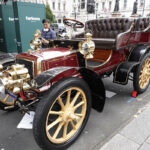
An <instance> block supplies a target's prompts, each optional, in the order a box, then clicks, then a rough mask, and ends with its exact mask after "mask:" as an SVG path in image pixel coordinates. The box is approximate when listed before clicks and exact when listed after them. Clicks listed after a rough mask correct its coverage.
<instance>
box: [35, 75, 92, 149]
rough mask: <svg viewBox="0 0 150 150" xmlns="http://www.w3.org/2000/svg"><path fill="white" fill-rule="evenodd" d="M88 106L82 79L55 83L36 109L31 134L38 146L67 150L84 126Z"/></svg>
mask: <svg viewBox="0 0 150 150" xmlns="http://www.w3.org/2000/svg"><path fill="white" fill-rule="evenodd" d="M90 108H91V94H90V90H89V88H88V85H87V84H86V83H85V82H84V81H83V80H82V79H78V78H66V79H64V80H62V81H60V82H58V83H56V84H55V85H54V87H52V88H51V89H50V91H49V92H48V93H47V94H46V95H45V96H44V97H43V98H42V99H41V100H40V102H39V104H38V106H37V108H36V113H35V118H34V122H33V133H34V137H35V140H36V142H37V143H38V145H39V146H40V147H41V148H42V149H45V150H48V149H55V150H59V149H66V148H67V147H68V146H70V145H71V144H72V143H73V142H74V141H75V140H76V139H77V137H78V136H79V135H80V133H81V132H82V130H83V129H84V127H85V125H86V123H87V120H88V118H89V114H90Z"/></svg>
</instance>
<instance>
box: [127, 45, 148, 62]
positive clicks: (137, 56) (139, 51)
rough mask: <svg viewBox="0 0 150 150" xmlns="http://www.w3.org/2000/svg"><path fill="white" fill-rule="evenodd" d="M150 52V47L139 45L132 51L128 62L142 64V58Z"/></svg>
mask: <svg viewBox="0 0 150 150" xmlns="http://www.w3.org/2000/svg"><path fill="white" fill-rule="evenodd" d="M149 51H150V46H146V45H137V46H136V47H135V48H133V50H132V51H131V53H130V55H129V58H128V61H130V62H140V61H141V60H142V58H143V57H144V56H145V54H147V53H148V52H149Z"/></svg>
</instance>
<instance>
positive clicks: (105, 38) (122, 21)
mask: <svg viewBox="0 0 150 150" xmlns="http://www.w3.org/2000/svg"><path fill="white" fill-rule="evenodd" d="M132 22H133V20H132V19H128V18H106V19H99V20H90V21H87V22H86V24H85V31H87V30H90V31H91V32H92V34H93V38H92V40H93V41H94V42H95V45H96V49H103V50H106V49H109V50H110V49H112V50H116V39H117V36H118V35H119V34H120V33H123V32H126V31H128V30H129V29H130V27H131V24H132ZM75 38H77V39H83V38H84V33H81V34H79V35H76V37H75Z"/></svg>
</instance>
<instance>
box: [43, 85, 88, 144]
mask: <svg viewBox="0 0 150 150" xmlns="http://www.w3.org/2000/svg"><path fill="white" fill-rule="evenodd" d="M72 92H74V93H75V94H73V96H72ZM64 94H65V95H67V96H66V97H65V99H63V98H61V96H63V95H64ZM63 101H65V103H64V102H63ZM58 103H59V105H60V110H59V111H55V110H53V107H54V105H55V104H58ZM79 109H80V110H79ZM86 109H87V106H86V96H85V93H84V92H83V90H82V89H80V88H77V87H72V88H69V89H67V90H66V91H64V92H63V93H61V94H60V95H59V96H58V97H57V99H56V100H55V101H54V103H53V105H52V107H51V108H50V110H49V113H48V116H47V120H46V134H47V136H48V138H49V140H50V141H52V142H53V143H64V142H66V141H67V140H68V139H70V138H71V137H72V136H73V135H74V134H75V133H76V132H77V131H78V129H79V128H80V127H81V124H82V122H83V120H84V117H85V114H86ZM77 110H78V111H77ZM54 115H56V116H57V118H56V119H54V120H53V121H51V122H50V123H49V121H48V120H49V119H50V118H51V117H53V116H54ZM69 125H70V126H69ZM53 130H54V131H53Z"/></svg>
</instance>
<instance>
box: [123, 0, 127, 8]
mask: <svg viewBox="0 0 150 150" xmlns="http://www.w3.org/2000/svg"><path fill="white" fill-rule="evenodd" d="M123 8H124V9H126V8H127V0H124V5H123Z"/></svg>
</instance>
